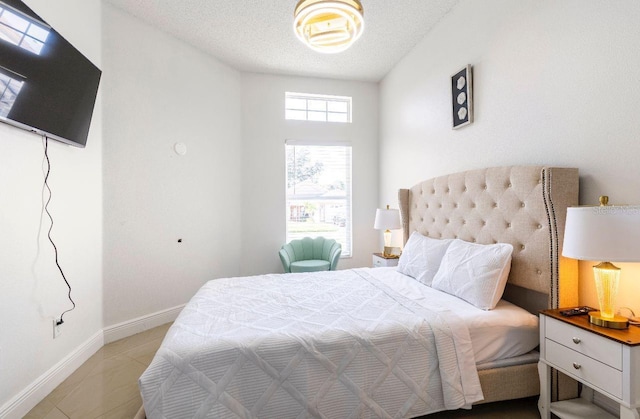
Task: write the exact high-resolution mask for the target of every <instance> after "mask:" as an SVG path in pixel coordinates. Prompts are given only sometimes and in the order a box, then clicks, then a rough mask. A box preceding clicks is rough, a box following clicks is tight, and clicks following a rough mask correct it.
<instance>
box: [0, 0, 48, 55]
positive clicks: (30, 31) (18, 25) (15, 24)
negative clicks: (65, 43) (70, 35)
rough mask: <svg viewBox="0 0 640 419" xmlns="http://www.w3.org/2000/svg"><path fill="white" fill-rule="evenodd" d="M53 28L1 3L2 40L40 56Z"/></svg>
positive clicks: (0, 30) (0, 24) (0, 25)
mask: <svg viewBox="0 0 640 419" xmlns="http://www.w3.org/2000/svg"><path fill="white" fill-rule="evenodd" d="M50 30H51V28H49V27H47V26H45V25H43V24H42V23H41V22H37V21H36V20H34V19H31V18H30V17H28V16H27V15H24V14H22V13H20V12H18V11H14V10H13V9H9V8H8V7H7V6H5V5H4V3H2V2H0V40H3V41H5V42H9V43H11V44H14V45H17V46H19V47H21V48H24V49H25V50H27V51H29V52H31V53H33V54H36V55H40V52H42V48H43V47H44V44H45V42H46V41H47V37H48V36H49V31H50Z"/></svg>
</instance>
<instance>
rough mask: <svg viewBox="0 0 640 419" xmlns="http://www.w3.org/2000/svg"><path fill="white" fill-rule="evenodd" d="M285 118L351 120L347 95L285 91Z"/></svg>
mask: <svg viewBox="0 0 640 419" xmlns="http://www.w3.org/2000/svg"><path fill="white" fill-rule="evenodd" d="M284 108H285V119H295V120H299V121H321V122H351V98H350V97H348V96H329V95H312V94H308V93H291V92H286V93H285V106H284Z"/></svg>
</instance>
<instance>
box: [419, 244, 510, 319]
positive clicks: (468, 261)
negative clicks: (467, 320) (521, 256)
mask: <svg viewBox="0 0 640 419" xmlns="http://www.w3.org/2000/svg"><path fill="white" fill-rule="evenodd" d="M512 252H513V246H511V245H510V244H508V243H496V244H488V245H484V244H474V243H469V242H465V241H463V240H458V239H456V240H454V241H453V243H451V245H450V246H449V248H448V249H447V253H446V254H445V255H444V257H443V258H442V263H441V264H440V269H439V270H438V272H437V273H436V275H435V277H434V278H433V284H432V287H433V288H435V289H438V290H440V291H444V292H446V293H447V294H451V295H455V296H456V297H459V298H462V299H463V300H465V301H468V302H469V303H471V304H473V305H474V306H476V307H478V308H480V309H483V310H491V309H493V308H495V306H496V304H498V301H500V298H502V293H503V292H504V287H505V285H506V284H507V278H508V277H509V271H510V270H511V253H512Z"/></svg>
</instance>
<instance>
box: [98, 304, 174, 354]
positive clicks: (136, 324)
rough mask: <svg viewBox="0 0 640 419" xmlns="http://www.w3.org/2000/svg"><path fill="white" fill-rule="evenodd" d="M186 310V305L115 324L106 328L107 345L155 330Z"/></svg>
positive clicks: (105, 341) (105, 340)
mask: <svg viewBox="0 0 640 419" xmlns="http://www.w3.org/2000/svg"><path fill="white" fill-rule="evenodd" d="M183 308H184V304H183V305H180V306H176V307H172V308H168V309H166V310H162V311H158V312H155V313H153V314H148V315H146V316H142V317H138V318H136V319H133V320H128V321H126V322H122V323H118V324H114V325H113V326H109V327H105V328H104V343H105V345H106V344H108V343H111V342H115V341H116V340H119V339H123V338H126V337H129V336H132V335H135V334H136V333H140V332H144V331H145V330H149V329H153V328H154V327H158V326H161V325H163V324H165V323H169V322H172V321H174V320H175V319H176V317H178V314H180V312H181V311H182V309H183Z"/></svg>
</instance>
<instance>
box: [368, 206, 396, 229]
mask: <svg viewBox="0 0 640 419" xmlns="http://www.w3.org/2000/svg"><path fill="white" fill-rule="evenodd" d="M373 228H375V229H376V230H397V229H400V228H402V224H401V223H400V210H397V209H389V208H387V209H380V208H378V209H377V210H376V220H375V221H374V223H373Z"/></svg>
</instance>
